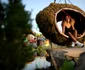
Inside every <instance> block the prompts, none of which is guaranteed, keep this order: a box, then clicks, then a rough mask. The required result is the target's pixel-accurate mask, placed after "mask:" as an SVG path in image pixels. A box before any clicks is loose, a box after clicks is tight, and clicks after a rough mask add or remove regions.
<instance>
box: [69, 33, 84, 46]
mask: <svg viewBox="0 0 85 70" xmlns="http://www.w3.org/2000/svg"><path fill="white" fill-rule="evenodd" d="M68 35H69V36H70V38H71V39H72V40H73V41H74V42H75V43H76V44H77V45H78V46H81V47H84V45H83V44H82V43H80V42H78V41H77V40H76V38H75V37H74V35H73V34H72V33H71V32H68Z"/></svg>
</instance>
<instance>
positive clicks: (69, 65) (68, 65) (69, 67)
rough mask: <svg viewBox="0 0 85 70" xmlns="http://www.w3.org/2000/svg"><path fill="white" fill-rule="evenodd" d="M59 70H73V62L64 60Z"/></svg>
mask: <svg viewBox="0 0 85 70" xmlns="http://www.w3.org/2000/svg"><path fill="white" fill-rule="evenodd" d="M60 70H74V62H73V61H69V60H65V61H64V64H63V66H62V67H61V69H60Z"/></svg>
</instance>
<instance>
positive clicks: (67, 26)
mask: <svg viewBox="0 0 85 70" xmlns="http://www.w3.org/2000/svg"><path fill="white" fill-rule="evenodd" d="M74 23H75V20H74V19H73V18H71V17H70V16H68V15H67V16H66V17H65V19H64V20H63V21H62V33H65V34H66V35H68V36H69V38H70V39H71V40H72V45H71V46H72V47H75V44H76V45H78V46H80V47H84V44H83V43H80V42H79V41H77V30H76V29H75V27H74Z"/></svg>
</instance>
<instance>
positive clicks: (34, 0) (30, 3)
mask: <svg viewBox="0 0 85 70" xmlns="http://www.w3.org/2000/svg"><path fill="white" fill-rule="evenodd" d="M2 1H3V2H7V0H2ZM59 1H60V3H65V0H56V3H58V2H59ZM52 2H54V0H22V3H23V4H24V5H25V10H27V11H32V15H31V18H33V19H34V20H33V22H32V25H33V28H32V30H33V31H34V32H38V33H39V29H38V28H37V25H36V21H35V18H36V15H37V14H38V13H39V11H41V10H43V9H44V8H45V7H47V6H48V5H49V4H50V3H52ZM66 2H67V3H70V2H71V3H72V4H73V5H76V6H78V7H79V8H81V9H82V10H83V11H85V0H70V2H69V0H66Z"/></svg>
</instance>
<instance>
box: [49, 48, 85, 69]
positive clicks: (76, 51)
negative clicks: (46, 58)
mask: <svg viewBox="0 0 85 70" xmlns="http://www.w3.org/2000/svg"><path fill="white" fill-rule="evenodd" d="M51 51H65V52H66V53H65V54H64V56H68V57H71V58H79V56H80V54H81V53H83V52H85V48H52V49H47V52H48V54H49V55H50V57H51V61H52V64H53V66H54V68H55V70H59V68H58V64H57V62H56V61H55V59H54V56H53V54H52V53H51Z"/></svg>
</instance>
